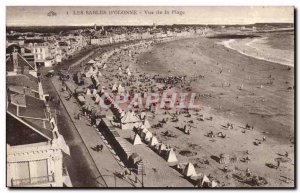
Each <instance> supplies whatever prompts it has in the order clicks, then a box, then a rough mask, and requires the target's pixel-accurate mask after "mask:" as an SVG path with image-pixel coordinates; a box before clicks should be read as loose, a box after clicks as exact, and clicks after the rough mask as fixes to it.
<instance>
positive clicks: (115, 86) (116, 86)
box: [112, 83, 118, 91]
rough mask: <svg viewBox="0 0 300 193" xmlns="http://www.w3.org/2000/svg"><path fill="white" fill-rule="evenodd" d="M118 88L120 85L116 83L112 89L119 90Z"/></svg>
mask: <svg viewBox="0 0 300 193" xmlns="http://www.w3.org/2000/svg"><path fill="white" fill-rule="evenodd" d="M117 88H118V85H117V83H115V84H114V85H113V87H112V91H117Z"/></svg>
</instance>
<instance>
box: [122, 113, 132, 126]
mask: <svg viewBox="0 0 300 193" xmlns="http://www.w3.org/2000/svg"><path fill="white" fill-rule="evenodd" d="M129 122H131V113H130V111H127V112H124V113H123V111H122V113H121V123H122V124H124V123H129Z"/></svg>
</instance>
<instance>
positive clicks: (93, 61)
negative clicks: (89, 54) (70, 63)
mask: <svg viewBox="0 0 300 193" xmlns="http://www.w3.org/2000/svg"><path fill="white" fill-rule="evenodd" d="M95 63H96V62H95V60H93V59H91V60H90V61H88V63H87V64H95Z"/></svg>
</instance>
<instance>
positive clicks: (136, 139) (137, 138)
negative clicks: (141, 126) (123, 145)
mask: <svg viewBox="0 0 300 193" xmlns="http://www.w3.org/2000/svg"><path fill="white" fill-rule="evenodd" d="M140 144H143V143H142V140H141V137H140V136H139V135H138V134H135V136H134V138H133V145H140Z"/></svg>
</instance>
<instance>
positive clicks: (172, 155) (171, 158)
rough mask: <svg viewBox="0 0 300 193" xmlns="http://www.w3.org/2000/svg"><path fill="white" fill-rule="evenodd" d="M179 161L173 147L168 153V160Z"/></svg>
mask: <svg viewBox="0 0 300 193" xmlns="http://www.w3.org/2000/svg"><path fill="white" fill-rule="evenodd" d="M177 161H178V160H177V157H176V154H175V152H174V150H173V148H171V149H170V151H169V153H168V157H167V162H177Z"/></svg>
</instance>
